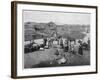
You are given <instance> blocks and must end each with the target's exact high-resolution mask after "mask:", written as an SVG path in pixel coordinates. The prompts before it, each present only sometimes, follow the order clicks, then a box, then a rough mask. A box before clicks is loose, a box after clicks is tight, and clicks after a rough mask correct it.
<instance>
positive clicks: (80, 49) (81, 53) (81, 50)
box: [78, 43, 83, 55]
mask: <svg viewBox="0 0 100 80" xmlns="http://www.w3.org/2000/svg"><path fill="white" fill-rule="evenodd" d="M78 53H79V54H80V55H83V48H82V43H80V45H79V50H78Z"/></svg>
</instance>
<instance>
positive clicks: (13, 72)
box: [11, 1, 98, 79]
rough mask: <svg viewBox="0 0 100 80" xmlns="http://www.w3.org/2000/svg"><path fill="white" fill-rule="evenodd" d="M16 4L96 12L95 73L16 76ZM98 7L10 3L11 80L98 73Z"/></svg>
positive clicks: (23, 2) (80, 73)
mask: <svg viewBox="0 0 100 80" xmlns="http://www.w3.org/2000/svg"><path fill="white" fill-rule="evenodd" d="M18 4H26V5H30V4H31V5H45V6H59V7H76V8H89V9H95V10H96V15H95V16H96V17H95V21H96V25H95V27H96V28H95V29H96V31H95V32H96V35H95V36H96V40H95V41H96V42H95V44H96V46H95V48H96V51H95V53H96V58H95V59H96V64H95V66H96V67H95V71H89V72H77V73H61V74H45V75H43V74H41V75H27V76H18V71H17V69H18V65H17V59H18V58H17V57H18V56H17V55H18V51H17V50H18V49H17V45H18V43H17V38H18V37H17V25H18V24H17V18H18V16H17V5H18ZM97 13H98V7H97V6H89V5H73V4H58V3H41V2H25V1H12V2H11V78H14V79H18V78H35V77H50V76H66V75H82V74H96V73H97V72H98V67H97V66H98V54H97V49H98V47H97V44H98V41H97V40H98V32H97V30H98V29H97V27H98V14H97Z"/></svg>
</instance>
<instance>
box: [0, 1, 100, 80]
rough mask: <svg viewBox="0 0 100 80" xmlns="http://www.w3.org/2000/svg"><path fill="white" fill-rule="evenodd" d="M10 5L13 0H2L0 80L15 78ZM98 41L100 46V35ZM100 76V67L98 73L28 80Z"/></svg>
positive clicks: (93, 78)
mask: <svg viewBox="0 0 100 80" xmlns="http://www.w3.org/2000/svg"><path fill="white" fill-rule="evenodd" d="M31 1H37V2H38V1H40V2H51V3H64V4H79V5H98V6H99V5H100V1H99V0H31ZM10 7H11V0H0V80H13V79H11V78H10V70H11V69H10V68H11V8H10ZM99 7H100V6H99ZM99 10H100V8H99ZM99 13H100V11H99ZM98 18H99V19H100V16H98ZM99 21H100V20H99ZM99 25H100V24H99ZM99 25H98V26H99ZM98 30H99V27H98ZM98 34H99V35H100V32H98ZM98 41H99V42H98V47H99V46H100V37H99V38H98ZM98 53H99V52H98ZM98 57H100V55H98ZM98 61H100V59H99V60H98ZM98 63H99V62H98ZM98 67H100V64H98ZM99 76H100V69H99V73H98V74H91V75H89V74H88V75H75V76H60V77H45V78H34V79H33V78H30V79H28V80H100V77H99ZM22 80H24V79H22ZM26 80H27V79H26Z"/></svg>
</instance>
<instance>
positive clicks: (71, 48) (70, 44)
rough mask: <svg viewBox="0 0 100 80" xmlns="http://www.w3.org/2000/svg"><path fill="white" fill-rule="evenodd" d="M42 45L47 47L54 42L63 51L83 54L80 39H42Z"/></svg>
mask: <svg viewBox="0 0 100 80" xmlns="http://www.w3.org/2000/svg"><path fill="white" fill-rule="evenodd" d="M43 44H44V46H48V47H49V48H50V47H52V45H54V44H56V45H59V46H60V48H62V49H63V50H64V51H65V52H69V53H73V54H80V55H83V44H84V43H83V42H82V40H75V39H74V40H67V39H63V38H59V39H50V38H45V39H44V43H43Z"/></svg>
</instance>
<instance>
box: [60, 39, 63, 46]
mask: <svg viewBox="0 0 100 80" xmlns="http://www.w3.org/2000/svg"><path fill="white" fill-rule="evenodd" d="M60 46H61V48H63V40H62V38H60Z"/></svg>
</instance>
